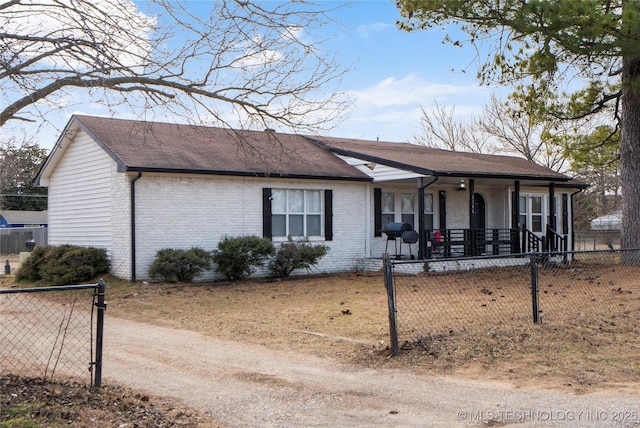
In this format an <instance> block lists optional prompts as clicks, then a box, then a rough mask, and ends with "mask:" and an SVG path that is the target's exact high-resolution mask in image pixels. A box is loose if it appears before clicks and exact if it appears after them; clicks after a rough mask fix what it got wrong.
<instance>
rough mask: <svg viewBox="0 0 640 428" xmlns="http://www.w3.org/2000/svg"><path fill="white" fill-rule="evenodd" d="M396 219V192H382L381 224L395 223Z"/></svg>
mask: <svg viewBox="0 0 640 428" xmlns="http://www.w3.org/2000/svg"><path fill="white" fill-rule="evenodd" d="M395 221H396V194H395V193H392V192H382V224H383V225H385V224H389V223H395Z"/></svg>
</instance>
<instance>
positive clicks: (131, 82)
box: [0, 0, 345, 130]
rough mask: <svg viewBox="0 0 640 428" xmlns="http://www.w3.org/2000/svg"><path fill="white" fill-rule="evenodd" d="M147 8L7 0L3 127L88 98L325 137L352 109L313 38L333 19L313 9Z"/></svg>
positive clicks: (73, 0)
mask: <svg viewBox="0 0 640 428" xmlns="http://www.w3.org/2000/svg"><path fill="white" fill-rule="evenodd" d="M203 4H206V5H207V7H206V9H208V10H206V11H205V12H206V13H204V14H203V13H202V10H203V8H204V7H203ZM142 5H143V6H144V7H145V8H148V9H145V11H144V13H143V12H142V11H141V10H140V9H139V8H138V6H136V4H134V3H133V2H132V1H131V0H47V1H40V0H0V88H1V89H0V100H1V101H0V127H2V126H4V125H5V124H7V123H9V122H11V123H18V122H14V121H29V122H39V121H42V120H43V118H45V116H46V113H47V112H48V111H52V110H59V109H61V108H63V109H64V108H65V107H67V108H69V107H71V106H72V105H73V104H74V101H73V97H74V96H77V91H79V90H82V91H84V92H83V94H84V98H85V99H86V98H87V96H88V99H89V100H91V101H94V102H98V103H101V104H103V105H106V106H108V107H109V108H110V109H112V110H114V111H115V110H116V109H120V110H119V111H121V110H122V109H124V108H126V109H128V110H130V111H131V112H133V113H134V114H135V115H138V116H146V115H150V114H152V113H150V112H151V110H152V109H157V108H160V109H161V110H160V111H161V112H162V113H161V114H164V115H172V116H175V115H179V116H181V117H182V118H185V119H188V120H190V121H191V122H199V123H218V124H227V123H230V122H231V120H233V121H234V123H238V122H237V121H240V122H239V123H241V124H242V125H244V126H247V127H250V126H258V125H260V126H267V127H268V126H270V125H273V124H281V125H282V126H284V127H287V128H291V129H293V128H297V129H300V128H303V129H309V130H310V129H313V130H317V129H318V127H322V125H329V124H331V122H332V121H333V120H334V119H335V118H336V117H337V116H338V115H339V113H340V112H341V111H342V110H344V108H343V107H344V106H343V105H342V104H343V103H344V102H345V100H344V99H342V98H341V97H340V94H339V93H338V92H337V85H338V83H339V81H340V78H341V76H342V74H343V73H344V70H342V69H341V68H340V67H338V66H337V65H336V64H337V63H336V62H335V61H334V60H333V59H332V58H330V57H329V56H327V55H326V54H325V53H323V52H322V51H321V45H322V40H310V39H309V38H308V37H309V36H308V34H309V30H313V29H315V28H318V27H320V26H322V25H324V24H326V23H328V22H329V17H328V12H329V11H328V10H322V9H320V8H319V6H318V5H315V4H311V3H306V2H304V1H302V2H250V1H240V0H235V1H234V0H217V1H212V2H206V3H204V2H203V3H198V11H197V12H192V11H190V10H193V4H189V3H188V2H186V1H181V0H177V1H176V0H150V1H148V2H144V3H142ZM83 101H84V99H83ZM76 102H77V101H76ZM125 111H126V110H125ZM230 112H232V113H234V115H233V116H231V115H230Z"/></svg>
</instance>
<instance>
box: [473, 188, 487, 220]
mask: <svg viewBox="0 0 640 428" xmlns="http://www.w3.org/2000/svg"><path fill="white" fill-rule="evenodd" d="M485 212H486V206H485V202H484V198H483V197H482V195H481V194H480V193H474V194H473V213H474V215H475V217H476V218H475V221H474V222H473V225H474V227H475V228H476V229H486V227H487V220H486V214H485Z"/></svg>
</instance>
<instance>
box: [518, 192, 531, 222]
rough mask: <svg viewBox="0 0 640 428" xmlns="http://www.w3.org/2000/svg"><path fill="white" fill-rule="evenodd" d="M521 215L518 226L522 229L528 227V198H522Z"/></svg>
mask: <svg viewBox="0 0 640 428" xmlns="http://www.w3.org/2000/svg"><path fill="white" fill-rule="evenodd" d="M519 204H520V214H519V215H518V226H520V227H523V226H524V227H528V225H527V217H528V214H527V213H528V212H529V209H528V204H527V197H526V196H520V202H519Z"/></svg>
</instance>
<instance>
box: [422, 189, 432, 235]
mask: <svg viewBox="0 0 640 428" xmlns="http://www.w3.org/2000/svg"><path fill="white" fill-rule="evenodd" d="M422 221H423V222H424V228H425V230H433V194H432V193H425V194H424V212H423V213H422Z"/></svg>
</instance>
